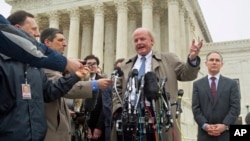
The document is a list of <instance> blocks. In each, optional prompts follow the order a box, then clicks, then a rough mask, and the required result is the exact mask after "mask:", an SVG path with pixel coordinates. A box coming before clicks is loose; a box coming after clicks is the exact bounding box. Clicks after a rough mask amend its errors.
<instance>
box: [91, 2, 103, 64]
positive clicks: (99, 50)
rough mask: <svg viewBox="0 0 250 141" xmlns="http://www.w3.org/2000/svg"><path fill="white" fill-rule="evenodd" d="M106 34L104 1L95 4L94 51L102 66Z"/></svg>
mask: <svg viewBox="0 0 250 141" xmlns="http://www.w3.org/2000/svg"><path fill="white" fill-rule="evenodd" d="M103 36H104V7H103V3H97V4H96V5H94V33H93V48H92V53H93V54H94V55H96V56H97V57H98V58H99V60H100V65H99V66H100V67H101V68H102V67H103V40H104V39H103V38H104V37H103Z"/></svg>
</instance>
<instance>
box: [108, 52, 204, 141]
mask: <svg viewBox="0 0 250 141" xmlns="http://www.w3.org/2000/svg"><path fill="white" fill-rule="evenodd" d="M136 59H137V56H135V57H133V58H130V59H128V60H125V61H123V63H122V65H121V69H122V71H123V72H124V75H123V77H122V78H121V81H119V84H117V88H118V92H119V95H120V96H121V99H123V95H124V93H125V91H126V85H127V81H128V77H129V76H128V74H129V72H130V71H131V69H132V67H133V65H134V62H135V61H136ZM199 62H200V58H199V57H198V59H197V64H198V65H197V66H192V65H191V63H190V62H189V61H187V62H186V63H185V62H183V61H181V60H180V59H179V58H178V57H177V56H176V55H174V54H172V53H157V52H153V56H152V69H151V70H152V71H153V72H155V73H156V75H157V77H158V78H159V79H162V78H164V77H167V79H168V80H167V82H166V85H165V89H166V91H167V92H169V93H170V95H171V96H170V100H171V102H174V101H176V99H177V91H178V85H177V80H179V81H191V80H194V79H195V78H196V77H197V73H198V71H199V68H200V66H199ZM156 105H157V109H160V108H159V107H158V105H159V103H158V101H156ZM121 107H122V106H121V103H120V101H119V99H118V97H117V96H116V95H115V93H113V113H114V112H116V110H117V109H118V108H121ZM172 113H173V119H174V121H175V107H173V108H172ZM113 129H115V128H113ZM164 129H165V128H163V130H164ZM174 129H175V133H176V134H177V136H178V138H179V139H178V140H179V141H181V138H180V133H179V131H178V130H177V126H176V124H174ZM113 131H114V130H113ZM162 132H163V133H167V134H164V135H163V138H164V141H172V140H173V138H172V137H173V135H172V134H171V130H169V131H168V132H165V130H164V131H162ZM114 134H115V133H114V132H113V133H112V141H115V140H116V139H114V138H115V135H114Z"/></svg>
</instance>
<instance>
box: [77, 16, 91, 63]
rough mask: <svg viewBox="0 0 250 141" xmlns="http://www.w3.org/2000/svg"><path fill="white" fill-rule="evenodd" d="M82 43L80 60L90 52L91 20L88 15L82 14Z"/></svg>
mask: <svg viewBox="0 0 250 141" xmlns="http://www.w3.org/2000/svg"><path fill="white" fill-rule="evenodd" d="M82 19H83V20H82V40H81V41H82V42H81V55H80V56H81V58H82V59H83V58H84V57H86V56H87V55H90V54H91V52H92V42H91V41H92V24H93V22H92V19H91V17H90V16H89V13H84V14H83V17H82Z"/></svg>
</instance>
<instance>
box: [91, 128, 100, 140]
mask: <svg viewBox="0 0 250 141" xmlns="http://www.w3.org/2000/svg"><path fill="white" fill-rule="evenodd" d="M101 135H102V130H100V129H97V128H95V129H94V133H93V139H94V140H97V139H98V138H100V136H101Z"/></svg>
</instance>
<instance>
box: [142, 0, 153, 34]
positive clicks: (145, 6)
mask: <svg viewBox="0 0 250 141" xmlns="http://www.w3.org/2000/svg"><path fill="white" fill-rule="evenodd" d="M142 27H146V28H148V29H150V30H151V31H153V0H142Z"/></svg>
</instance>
